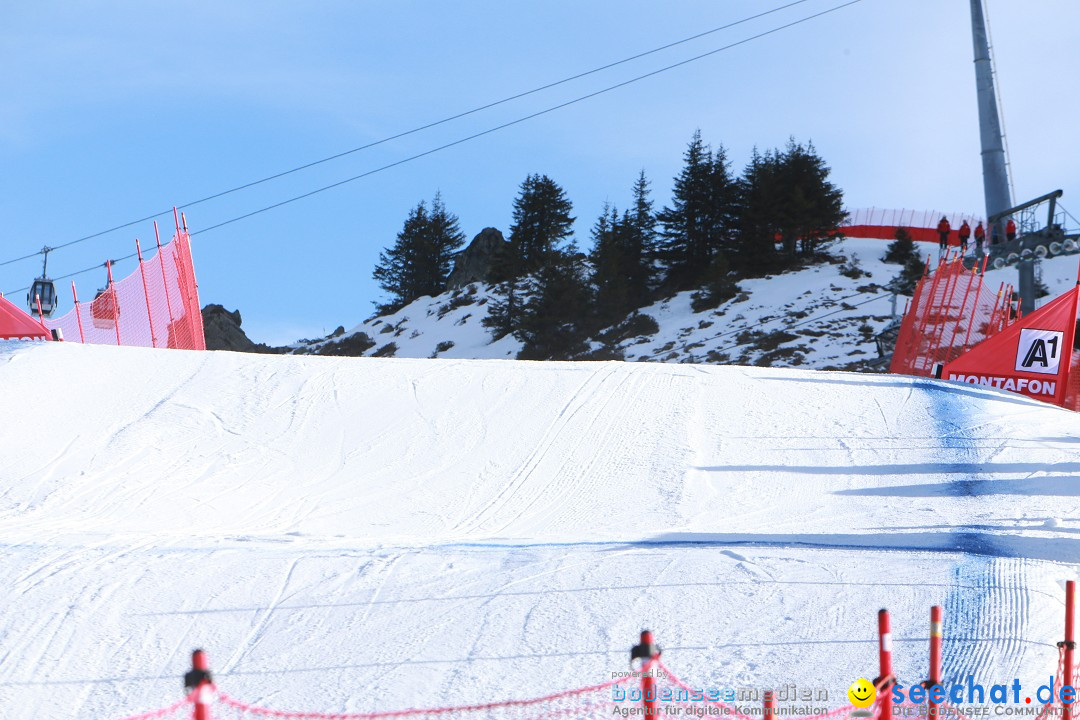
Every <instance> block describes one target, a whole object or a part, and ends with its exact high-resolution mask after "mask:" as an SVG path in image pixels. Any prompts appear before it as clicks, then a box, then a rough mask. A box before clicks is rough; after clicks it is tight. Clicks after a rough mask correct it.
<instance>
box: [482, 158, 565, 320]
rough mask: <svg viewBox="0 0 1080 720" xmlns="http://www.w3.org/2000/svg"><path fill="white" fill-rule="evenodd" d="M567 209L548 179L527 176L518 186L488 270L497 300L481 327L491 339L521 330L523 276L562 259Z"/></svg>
mask: <svg viewBox="0 0 1080 720" xmlns="http://www.w3.org/2000/svg"><path fill="white" fill-rule="evenodd" d="M572 210H573V206H572V205H571V203H570V200H568V199H567V197H566V193H565V192H563V189H562V188H561V187H559V185H558V183H556V182H555V181H554V180H552V179H551V178H549V177H548V176H546V175H536V174H533V175H529V176H528V177H527V178H525V180H524V181H523V182H522V183H521V188H520V191H519V193H518V196H517V198H515V199H514V214H513V224H512V225H511V226H510V242H509V243H508V245H507V248H506V252H505V253H502V254H501V255H500V257H499V259H498V262H497V265H496V266H495V267H494V268H493V269H492V275H493V277H494V278H495V279H496V281H497V283H498V284H497V285H496V287H495V295H496V296H497V297H498V298H499V299H498V300H495V301H493V302H492V304H491V309H490V310H489V311H488V317H487V318H485V319H484V321H483V325H484V326H485V327H488V328H490V329H491V331H492V336H493V337H494V339H496V340H498V339H499V338H501V337H502V336H504V335H506V334H507V333H515V335H516V334H517V332H518V330H519V328H520V327H521V321H522V317H523V315H522V312H523V310H524V307H523V305H522V302H521V298H523V297H525V296H527V295H528V283H527V282H526V279H527V276H528V275H530V274H532V273H535V272H536V271H538V270H539V269H541V268H543V267H544V266H545V265H546V264H547V263H549V262H554V261H557V260H560V259H562V258H563V257H564V256H565V255H566V252H567V250H566V249H565V248H562V247H560V243H561V242H562V241H563V240H565V239H566V238H568V237H569V236H570V234H571V233H572V228H573V224H574V218H573V217H571V216H570V212H571V211H572Z"/></svg>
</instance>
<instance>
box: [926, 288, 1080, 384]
mask: <svg viewBox="0 0 1080 720" xmlns="http://www.w3.org/2000/svg"><path fill="white" fill-rule="evenodd" d="M1078 297H1080V286H1077V287H1074V288H1073V289H1072V290H1070V291H1069V292H1067V293H1065V294H1064V295H1062V296H1061V297H1059V298H1056V299H1054V300H1053V301H1052V302H1050V303H1048V304H1046V305H1044V306H1043V307H1041V308H1039V309H1038V310H1036V311H1035V312H1033V313H1032V314H1031V315H1029V316H1027V317H1025V318H1022V319H1021V320H1018V321H1017V322H1015V323H1013V324H1012V325H1010V326H1009V327H1008V328H1006V329H1005V330H1002V331H1001V332H1000V333H998V334H996V335H994V336H993V337H991V338H989V339H988V340H985V341H984V342H981V343H979V344H978V345H976V346H975V347H973V348H972V349H971V350H969V351H968V352H966V353H964V354H963V355H961V356H960V357H959V358H957V359H956V360H954V361H953V362H951V363H948V364H947V365H945V367H944V369H943V371H942V373H941V377H942V379H945V380H957V381H960V382H966V383H969V384H971V385H985V386H987V387H996V388H999V389H1001V390H1008V391H1010V392H1015V393H1020V394H1021V395H1027V396H1028V397H1031V398H1035V399H1036V400H1042V401H1043V402H1048V403H1053V404H1054V405H1062V406H1064V405H1065V397H1066V391H1067V388H1068V384H1069V368H1070V365H1071V362H1072V352H1073V343H1074V342H1075V333H1076V303H1077V298H1078Z"/></svg>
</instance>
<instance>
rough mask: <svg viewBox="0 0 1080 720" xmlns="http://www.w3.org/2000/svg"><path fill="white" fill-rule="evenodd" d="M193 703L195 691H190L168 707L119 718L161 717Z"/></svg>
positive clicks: (132, 719) (143, 719)
mask: <svg viewBox="0 0 1080 720" xmlns="http://www.w3.org/2000/svg"><path fill="white" fill-rule="evenodd" d="M194 704H195V693H191V694H190V695H188V696H187V697H185V698H184V699H183V700H180V701H178V702H176V703H173V704H172V705H170V706H169V707H164V708H161V709H159V710H150V711H148V712H144V713H140V714H139V715H131V716H130V717H125V718H120V720H155V719H156V718H163V717H166V716H167V715H172V714H173V713H175V712H176V711H178V710H180V709H181V708H183V707H186V706H188V705H194Z"/></svg>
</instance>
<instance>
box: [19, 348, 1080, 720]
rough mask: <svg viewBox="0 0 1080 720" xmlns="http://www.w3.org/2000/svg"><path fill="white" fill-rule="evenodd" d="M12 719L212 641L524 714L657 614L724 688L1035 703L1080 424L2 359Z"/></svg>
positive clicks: (284, 693) (697, 668)
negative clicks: (937, 624) (967, 686)
mask: <svg viewBox="0 0 1080 720" xmlns="http://www.w3.org/2000/svg"><path fill="white" fill-rule="evenodd" d="M0 392H2V394H0V398H2V405H0V408H2V420H0V422H2V432H0V457H2V458H3V461H2V463H0V543H2V544H3V558H4V559H3V562H2V563H0V666H2V667H3V668H4V672H3V673H2V674H0V708H3V712H4V713H10V714H7V715H5V716H6V717H12V718H58V719H59V718H86V719H88V720H90V719H93V720H108V719H109V718H115V717H119V716H123V715H126V714H129V713H133V712H135V711H138V710H143V709H150V708H156V707H161V706H164V705H166V704H168V703H170V702H172V701H174V700H175V699H177V698H178V697H179V696H180V694H181V676H182V674H183V672H184V671H185V670H187V669H188V667H189V658H190V655H189V653H190V651H191V650H192V649H193V648H195V647H203V648H205V649H206V650H207V651H208V653H209V654H210V658H211V662H212V666H213V669H214V671H215V677H216V679H217V682H218V684H219V686H220V687H221V688H222V690H224V691H225V692H227V693H228V694H230V695H231V696H233V697H235V698H239V699H241V700H245V701H248V702H252V703H257V704H261V705H267V706H270V707H274V708H279V709H283V710H309V711H324V712H331V711H337V712H344V711H374V710H392V709H400V708H405V707H425V706H428V707H430V706H437V705H445V704H461V703H478V702H486V701H494V700H501V699H509V698H525V697H533V696H537V695H541V694H545V693H548V692H553V691H557V690H562V689H566V688H572V687H578V686H583V685H588V684H593V683H597V682H601V681H603V680H606V679H609V678H610V677H611V674H612V673H613V672H618V671H622V670H625V669H626V667H627V661H628V650H629V647H630V645H631V644H633V643H634V642H635V641H636V639H637V636H638V633H639V631H640V630H641V629H642V628H643V627H647V628H651V629H652V630H654V631H655V633H656V635H657V639H658V641H659V642H660V643H661V644H662V646H663V647H664V658H665V661H666V663H667V664H668V666H669V667H671V668H672V670H673V671H675V672H677V673H679V674H680V675H681V676H683V677H684V678H685V679H686V680H687V681H689V682H691V683H694V684H696V685H701V686H704V687H721V688H726V687H750V686H753V687H759V688H760V687H770V686H772V687H779V686H781V685H784V684H786V683H791V682H795V683H798V684H799V686H800V687H820V688H824V689H827V690H828V691H829V693H830V702H829V703H828V704H829V705H830V706H831V707H836V706H839V705H842V704H845V702H846V701H845V700H844V692H845V690H846V688H847V686H848V685H849V684H850V683H851V682H852V680H853V679H854V678H857V677H860V676H865V677H868V678H872V677H873V676H874V675H875V674H876V672H875V671H876V668H877V665H876V662H877V660H876V642H875V633H876V611H877V609H878V608H879V607H888V608H889V609H890V610H891V611H892V614H893V631H894V636H895V648H896V650H895V653H894V656H895V660H896V664H897V669H898V675H899V676H900V677H901V678H903V679H905V680H908V681H912V680H914V681H918V680H921V679H922V678H923V677H925V673H926V661H925V656H926V648H925V646H926V638H927V634H928V633H927V621H928V618H927V616H928V612H929V607H930V606H931V605H932V604H935V603H942V604H944V605H945V612H946V638H947V639H946V647H945V660H944V662H945V676H946V677H947V678H949V677H961V676H963V677H966V675H967V674H968V673H973V674H975V675H976V677H978V678H980V679H985V682H986V683H988V684H989V683H992V682H998V681H1000V682H1005V681H1006V680H1009V681H1011V679H1012V678H1014V677H1018V678H1020V679H1021V680H1022V681H1023V682H1024V683H1025V684H1026V683H1042V682H1045V680H1046V678H1047V677H1048V676H1049V675H1050V674H1052V673H1053V671H1054V668H1055V665H1056V660H1057V651H1056V649H1055V647H1054V643H1055V642H1056V641H1057V640H1059V639H1060V638H1061V632H1062V630H1061V618H1062V614H1063V613H1062V597H1063V591H1062V584H1063V581H1064V580H1066V579H1072V578H1075V577H1076V576H1077V563H1080V544H1078V543H1077V539H1076V538H1077V533H1078V532H1080V485H1078V484H1077V474H1078V472H1080V415H1077V414H1073V413H1070V412H1067V411H1064V410H1060V409H1057V408H1053V407H1049V406H1046V405H1042V404H1039V403H1036V402H1034V401H1031V400H1027V399H1023V398H1021V397H1018V396H1013V395H1009V394H1006V393H1004V392H1000V391H995V390H992V389H982V388H973V387H970V386H960V385H955V384H950V383H943V382H935V381H927V380H920V379H913V378H904V377H896V376H884V375H859V374H845V373H835V372H814V371H805V370H781V369H764V368H749V367H737V366H703V365H692V364H659V363H563V364H559V363H527V362H517V361H503V360H447V359H438V360H410V359H369V358H324V357H288V356H258V355H243V354H236V353H225V352H217V353H213V352H210V353H197V352H185V351H162V350H144V349H136V348H109V347H94V346H80V345H76V344H70V343H69V344H55V343H48V344H37V345H29V344H20V343H5V344H0Z"/></svg>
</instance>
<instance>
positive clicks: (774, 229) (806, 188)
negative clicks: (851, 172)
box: [737, 139, 845, 272]
mask: <svg viewBox="0 0 1080 720" xmlns="http://www.w3.org/2000/svg"><path fill="white" fill-rule="evenodd" d="M829 173H830V170H829V167H828V166H827V165H826V164H825V162H824V160H822V159H821V157H820V156H818V155H817V152H816V151H815V149H814V146H813V144H808V145H806V146H803V145H800V144H797V143H796V142H795V141H794V139H792V140H790V141H789V142H788V145H787V148H786V149H785V150H784V151H783V152H780V151H778V150H771V151H768V152H766V153H765V154H764V155H762V154H760V153H758V152H757V150H755V151H754V155H753V157H752V158H751V160H750V163H749V164H748V165H747V166H746V169H745V170H744V171H743V177H742V179H741V181H740V187H741V194H742V201H741V215H740V219H739V238H738V242H737V258H738V262H739V265H740V267H741V268H743V269H745V270H748V271H750V272H768V271H770V270H777V269H782V268H784V267H786V266H789V265H791V264H793V262H795V259H796V257H797V256H799V255H802V256H804V257H806V256H810V255H812V254H813V253H815V252H816V251H817V249H818V248H819V247H820V245H821V243H822V241H825V240H829V239H833V238H838V237H840V236H841V235H840V232H839V227H840V225H841V224H842V223H843V221H844V218H845V214H844V209H843V193H842V192H841V191H840V189H839V188H837V187H836V186H835V185H833V184H832V183H831V182H829V180H828V177H829ZM778 241H779V242H780V244H781V248H782V251H783V252H782V254H781V253H780V252H778V251H777V248H776V243H777V242H778Z"/></svg>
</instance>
